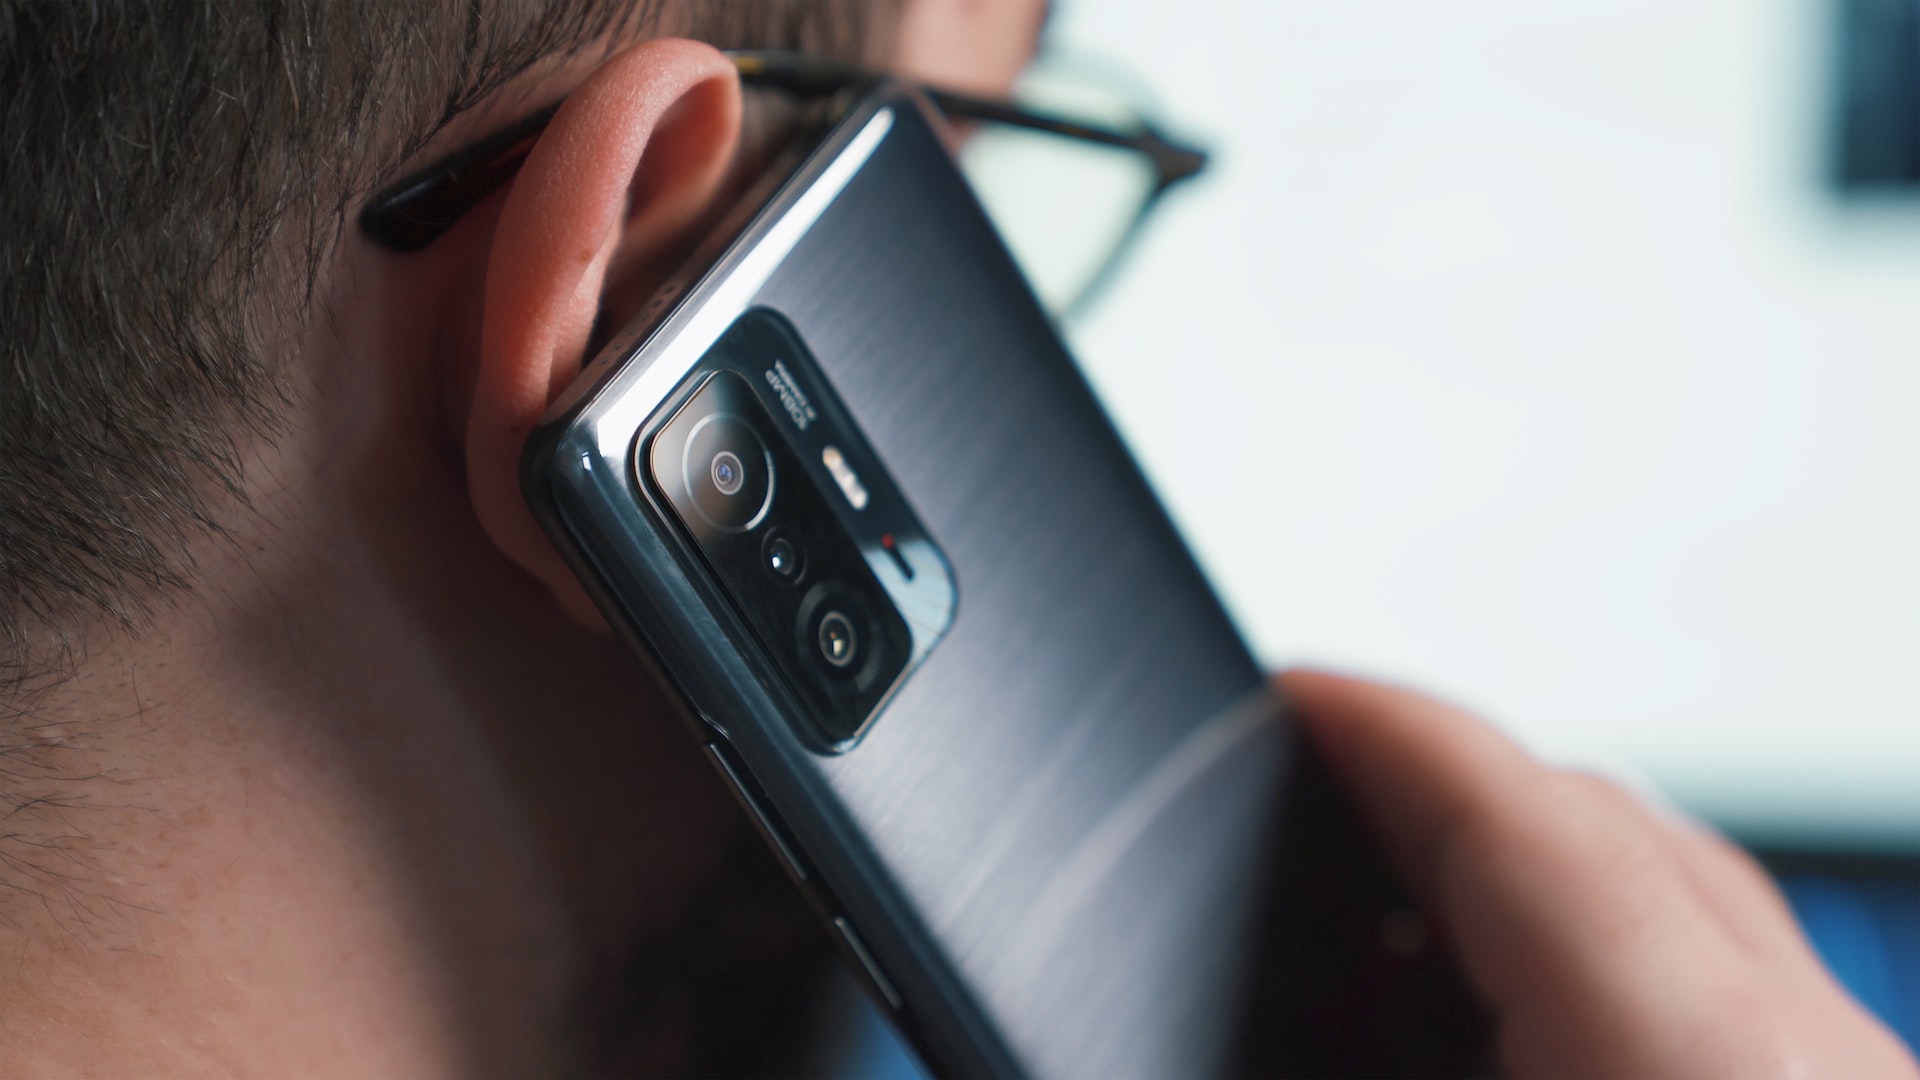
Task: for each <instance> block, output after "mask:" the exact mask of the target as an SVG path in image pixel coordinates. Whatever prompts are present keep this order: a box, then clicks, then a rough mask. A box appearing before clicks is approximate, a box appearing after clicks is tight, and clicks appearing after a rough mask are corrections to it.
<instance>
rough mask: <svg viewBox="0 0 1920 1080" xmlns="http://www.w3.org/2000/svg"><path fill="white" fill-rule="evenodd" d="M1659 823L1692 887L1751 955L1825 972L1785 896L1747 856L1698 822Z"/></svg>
mask: <svg viewBox="0 0 1920 1080" xmlns="http://www.w3.org/2000/svg"><path fill="white" fill-rule="evenodd" d="M1664 824H1665V826H1666V829H1667V835H1668V839H1669V842H1670V843H1671V844H1672V845H1673V847H1674V850H1675V852H1676V855H1677V857H1678V858H1679V859H1680V861H1681V862H1682V863H1684V864H1685V865H1686V867H1687V871H1688V874H1689V876H1690V877H1691V879H1692V881H1693V883H1694V886H1695V887H1696V888H1697V889H1699V890H1700V892H1701V894H1702V895H1704V896H1705V897H1706V898H1707V901H1708V903H1710V904H1711V905H1712V906H1713V907H1714V909H1715V910H1717V911H1719V912H1720V913H1721V915H1722V917H1724V918H1725V919H1726V921H1727V924H1728V925H1729V926H1730V927H1732V929H1733V932H1734V934H1735V935H1736V936H1737V937H1739V939H1740V940H1741V941H1742V943H1744V944H1745V945H1746V946H1747V947H1748V948H1749V949H1750V950H1752V952H1753V953H1754V954H1755V955H1756V956H1758V957H1761V958H1766V959H1773V960H1777V961H1780V962H1783V963H1787V964H1793V965H1801V966H1808V967H1814V968H1818V969H1819V970H1820V971H1822V972H1825V970H1826V964H1825V963H1824V962H1823V961H1821V959H1820V957H1819V955H1818V954H1817V953H1815V952H1814V950H1813V944H1812V943H1811V942H1809V941H1808V940H1807V936H1806V934H1804V933H1802V932H1801V930H1800V922H1799V920H1798V919H1797V918H1795V917H1794V914H1793V909H1792V908H1791V907H1789V906H1788V905H1787V898H1786V897H1785V896H1783V895H1781V892H1780V889H1779V887H1778V886H1776V885H1775V884H1774V883H1773V879H1772V878H1771V877H1769V876H1768V875H1767V872H1766V871H1765V870H1762V869H1761V868H1760V864H1759V863H1757V862H1755V861H1754V860H1753V857H1752V856H1751V855H1748V854H1747V853H1746V852H1744V851H1742V850H1740V849H1739V848H1738V847H1736V846H1734V844H1733V843H1732V842H1731V841H1729V840H1727V839H1726V838H1725V837H1723V836H1721V835H1720V834H1719V833H1716V832H1714V831H1713V830H1711V829H1709V828H1707V827H1706V826H1704V825H1699V824H1697V823H1694V822H1690V821H1680V820H1674V821H1666V822H1665V823H1664Z"/></svg>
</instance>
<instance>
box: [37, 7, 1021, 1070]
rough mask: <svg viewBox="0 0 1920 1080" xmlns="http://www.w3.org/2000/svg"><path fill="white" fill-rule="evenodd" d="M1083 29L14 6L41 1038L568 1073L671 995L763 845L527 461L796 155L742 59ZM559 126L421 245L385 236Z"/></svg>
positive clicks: (930, 68) (654, 15)
mask: <svg viewBox="0 0 1920 1080" xmlns="http://www.w3.org/2000/svg"><path fill="white" fill-rule="evenodd" d="M1040 17H1041V7H1040V5H1039V4H1038V3H1032V2H1028V0H987V2H984V3H983V2H978V0H973V2H966V0H952V2H949V0H902V2H900V3H894V2H890V0H711V2H708V0H657V2H654V0H639V2H636V3H629V4H584V5H583V4H557V3H556V4H549V3H539V2H534V0H499V2H490V0H471V2H454V0H445V2H436V3H423V4H334V3H315V4H311V5H308V4H233V5H224V4H210V5H201V4H164V5H155V6H151V7H148V6H132V5H120V4H113V3H102V4H92V5H35V4H12V3H4V4H0V113H3V114H4V115H3V117H0V131H4V132H5V133H6V139H7V148H6V156H7V161H8V165H7V169H6V173H5V179H4V189H5V192H4V193H5V198H4V201H0V221H4V233H3V234H0V235H4V237H5V239H4V240H0V244H4V247H5V252H6V257H5V261H4V263H0V327H4V338H0V350H4V352H3V353H0V356H3V357H4V359H3V360H0V822H4V824H0V949H4V950H5V951H6V952H7V953H8V955H10V956H14V957H16V958H25V959H23V960H22V961H21V962H20V963H17V964H15V965H14V966H13V968H12V969H11V973H10V974H0V1013H4V1014H5V1015H6V1016H7V1017H8V1025H6V1026H5V1028H4V1030H0V1058H3V1057H4V1052H5V1051H6V1050H8V1049H13V1050H16V1051H17V1050H18V1049H19V1047H20V1045H21V1044H20V1043H19V1039H20V1038H21V1036H20V1035H19V1034H18V1033H19V1032H27V1033H29V1035H31V1033H33V1032H35V1031H42V1030H48V1028H47V1027H46V1025H54V1026H56V1027H57V1026H58V1025H60V1024H67V1025H73V1024H85V1025H87V1026H89V1027H90V1029H91V1030H93V1031H94V1032H95V1033H96V1036H97V1037H98V1039H100V1040H103V1041H102V1043H101V1045H103V1046H110V1045H112V1044H113V1040H114V1039H115V1038H116V1037H120V1038H133V1039H139V1038H141V1037H143V1033H144V1035H145V1036H150V1037H151V1038H153V1039H155V1040H158V1043H157V1044H164V1045H166V1046H170V1047H174V1048H176V1049H178V1050H180V1052H181V1053H183V1054H185V1055H187V1057H188V1058H192V1055H196V1054H197V1055H200V1056H201V1057H202V1058H211V1059H214V1060H219V1061H224V1062H225V1063H227V1064H228V1065H230V1066H233V1067H242V1068H245V1067H248V1065H249V1064H250V1063H251V1065H252V1066H254V1067H255V1068H256V1070H257V1068H258V1067H259V1066H261V1065H262V1064H263V1063H264V1062H265V1061H266V1060H273V1061H275V1062H276V1065H277V1066H284V1065H285V1063H286V1062H288V1061H290V1060H294V1059H296V1058H297V1059H299V1060H301V1061H306V1062H310V1063H311V1062H322V1063H325V1062H329V1061H330V1062H331V1063H332V1064H331V1067H332V1068H335V1069H341V1068H345V1069H350V1070H351V1069H352V1064H351V1061H358V1060H363V1059H359V1058H354V1059H351V1060H350V1059H349V1058H347V1057H342V1056H340V1055H343V1054H346V1053H347V1052H348V1050H351V1051H352V1052H353V1053H363V1052H364V1053H365V1054H367V1055H369V1056H368V1057H366V1058H365V1059H364V1060H365V1061H366V1062H368V1063H379V1065H380V1068H379V1069H378V1070H377V1071H388V1072H392V1071H400V1072H418V1071H432V1070H433V1069H434V1068H436V1067H438V1068H444V1067H445V1066H447V1065H448V1063H450V1062H451V1063H453V1064H454V1065H456V1066H464V1067H466V1068H467V1069H468V1071H471V1070H473V1069H477V1068H489V1069H493V1070H496V1071H497V1070H501V1069H516V1068H517V1069H520V1070H522V1071H528V1070H532V1071H546V1069H550V1068H551V1067H552V1061H553V1059H552V1058H550V1057H543V1056H542V1055H544V1054H547V1053H549V1052H551V1051H552V1050H553V1049H554V1047H553V1045H552V1043H551V1040H552V1039H553V1038H554V1037H555V1035H554V1031H555V1030H556V1025H563V1024H564V1023H573V1022H577V1017H576V1018H575V1020H567V1019H566V1017H567V1016H572V1015H573V1014H576V1013H578V1012H580V1011H581V1008H582V1006H581V1004H580V1002H581V999H582V996H583V995H585V996H592V995H594V994H596V993H599V992H601V991H604V990H605V988H606V984H607V983H608V981H609V980H612V981H614V982H619V983H622V984H623V985H624V984H627V983H631V982H633V981H634V980H636V979H639V980H640V981H645V976H644V975H643V974H642V975H636V974H635V973H634V972H633V971H630V970H627V969H625V968H623V967H621V965H622V964H623V963H625V962H626V961H625V960H623V959H621V958H625V957H630V956H632V955H636V950H638V951H639V952H645V951H646V950H645V948H643V943H645V942H649V941H655V940H657V939H658V938H659V936H660V935H661V934H662V933H663V932H664V929H665V928H667V927H670V926H673V925H677V924H678V923H679V922H681V921H682V920H684V918H685V917H686V915H687V912H688V910H689V908H688V906H687V905H688V903H689V900H688V897H689V895H690V892H691V890H692V889H693V888H695V887H696V885H695V883H697V882H698V881H701V880H704V879H706V878H708V877H710V876H711V875H712V873H713V872H714V861H715V858H716V852H717V851H718V850H721V849H723V848H724V846H725V845H724V844H721V843H718V842H717V841H716V837H721V836H724V835H725V834H726V832H727V829H726V827H725V823H726V822H727V821H729V820H730V818H729V817H728V816H727V811H726V808H725V807H724V806H722V805H720V804H717V803H715V802H714V800H713V796H712V788H711V787H710V785H709V784H708V782H707V779H706V778H705V777H703V776H701V775H699V774H698V772H697V771H695V770H697V769H699V768H700V765H699V762H698V760H697V759H696V758H694V757H691V756H690V755H689V754H688V752H687V748H686V747H684V746H683V745H682V744H683V742H684V736H682V735H680V734H679V733H678V732H675V731H673V730H672V729H671V725H670V724H668V723H666V722H665V721H664V720H663V719H662V718H663V717H665V716H667V715H668V714H670V713H671V712H672V711H673V706H672V705H671V703H670V702H669V701H668V700H666V699H664V698H662V697H661V696H660V693H659V689H658V687H657V686H656V685H654V684H653V683H652V682H651V681H649V680H646V679H644V678H637V677H636V676H635V674H634V672H633V671H632V665H631V661H630V658H628V657H627V656H625V655H624V653H623V650H622V649H620V648H619V647H618V646H616V645H615V644H614V643H612V642H610V641H608V640H606V639H605V637H604V636H603V635H597V634H595V633H592V632H589V631H586V630H582V629H580V627H579V623H580V622H582V621H587V622H590V621H591V614H590V612H588V611H586V610H585V605H584V603H583V601H582V600H581V598H580V595H579V592H578V588H577V586H575V585H573V584H572V582H571V580H570V578H568V576H567V575H566V573H565V571H564V569H563V568H561V567H560V565H559V563H558V561H557V559H556V558H555V556H554V555H553V553H552V552H551V550H550V549H549V548H548V547H547V545H546V544H545V542H544V540H543V539H541V537H540V535H539V534H538V532H537V530H535V529H534V528H533V526H532V522H531V520H530V518H529V517H528V515H527V512H526V511H525V509H524V507H522V505H521V504H520V500H519V497H518V491H517V482H516V475H517V468H516V464H517V457H518V453H519V448H520V443H521V442H522V441H523V440H524V438H525V436H526V434H527V431H528V429H529V428H530V426H531V425H532V423H533V422H534V421H535V420H536V419H537V418H538V416H539V414H540V413H541V411H542V410H543V408H544V406H545V403H546V402H547V400H549V398H550V396H551V395H552V394H553V393H555V392H557V390H558V389H559V388H560V387H561V386H562V385H564V383H565V382H566V380H567V379H568V378H570V377H571V375H572V374H573V373H574V372H575V371H577V370H578V367H579V365H580V363H581V361H582V359H583V354H584V353H585V351H586V349H587V348H588V345H589V342H590V341H591V340H592V338H593V336H594V333H595V327H596V324H601V325H605V324H613V325H617V324H618V323H619V322H620V321H622V320H624V318H625V317H626V315H627V314H628V313H629V312H631V311H632V310H633V309H634V308H635V307H636V306H637V304H638V303H639V302H640V300H641V299H643V298H644V297H645V296H646V295H647V294H648V293H649V292H650V291H651V289H652V287H653V285H654V284H656V283H657V282H658V281H659V280H660V279H661V278H662V277H663V276H664V275H666V274H667V273H669V272H671V271H672V270H673V269H674V268H675V265H676V263H677V260H678V259H679V258H681V257H682V255H683V254H684V252H685V251H686V249H687V247H688V246H689V245H690V244H691V243H692V242H694V241H695V240H696V239H697V238H698V237H699V236H700V235H701V233H702V231H703V230H704V229H705V228H706V227H707V225H708V224H709V223H710V221H711V219H712V218H713V216H715V214H716V213H717V212H718V211H720V210H722V209H724V207H725V205H726V204H727V202H728V200H729V199H730V198H731V197H732V196H733V195H734V194H736V193H737V191H738V190H739V188H740V187H741V185H742V184H743V182H744V181H745V180H746V179H747V178H748V174H749V173H750V172H751V171H752V169H753V167H754V164H755V162H756V160H757V159H758V156H759V155H758V153H757V152H756V151H757V146H758V144H759V143H761V142H762V141H764V140H765V139H771V138H772V134H771V133H766V132H764V131H763V129H764V127H765V125H764V124H763V123H760V122H759V121H757V120H756V112H758V110H757V109H756V108H754V107H753V106H752V103H747V106H746V108H745V110H744V118H743V100H742V95H741V90H740V87H739V85H738V82H737V80H736V79H735V77H734V75H733V71H732V68H731V66H730V65H728V64H727V63H726V62H725V61H724V59H723V58H722V57H721V56H720V55H719V54H718V53H717V52H715V51H714V49H715V47H716V46H718V47H727V46H740V47H755V48H769V47H772V48H788V49H798V50H803V51H808V52H813V53H816V54H827V55H831V56H836V57H840V58H843V59H852V60H859V61H862V62H865V63H869V64H873V65H876V66H883V67H895V68H901V69H905V70H907V71H909V72H910V73H919V74H922V75H925V76H928V77H933V78H938V79H941V80H943V81H948V82H953V83H958V84H960V85H961V86H963V87H965V88H968V89H975V90H988V91H991V90H995V89H1000V88H1004V86H1005V85H1006V84H1007V83H1008V82H1009V81H1010V80H1011V78H1012V76H1013V75H1014V73H1015V72H1016V71H1017V70H1018V68H1019V67H1020V66H1021V65H1022V64H1023V63H1024V62H1025V60H1026V58H1027V57H1028V56H1029V55H1030V53H1031V49H1032V46H1033V37H1034V34H1035V33H1036V32H1037V29H1038V25H1039V22H1040ZM563 99H564V102H565V103H564V105H563V106H562V107H561V109H560V111H559V113H558V115H557V116H556V117H555V119H554V121H553V122H552V124H551V125H550V126H549V127H548V128H547V130H546V131H545V133H544V134H543V135H542V136H541V137H540V139H539V142H538V144H537V145H536V146H535V148H534V150H533V152H532V153H531V155H530V156H529V158H528V161H527V163H526V165H525V167H524V168H523V169H522V171H521V173H520V175H519V176H518V178H517V179H516V180H515V182H514V183H513V184H512V185H511V186H510V187H509V188H507V189H506V190H504V191H502V192H501V193H499V194H497V195H495V196H493V197H492V198H490V199H489V200H488V201H487V202H486V203H485V204H483V205H482V206H481V207H479V208H478V209H477V210H476V211H475V212H474V213H472V214H470V215H468V216H467V217H466V218H464V219H463V220H462V221H461V222H460V223H459V224H458V225H457V226H455V227H454V228H453V229H452V230H451V231H450V232H448V233H447V234H446V235H445V236H443V237H441V238H440V239H438V240H437V241H435V242H434V243H433V244H432V245H431V246H430V247H428V248H427V249H426V250H423V251H420V252H417V253H413V254H406V255H399V254H394V253H391V252H385V251H382V250H379V249H377V248H376V247H374V246H373V245H371V244H369V243H368V242H367V241H366V240H365V239H364V238H361V237H360V236H358V235H357V234H356V233H355V232H354V230H352V228H351V227H350V222H351V221H352V217H353V214H354V212H355V211H356V210H357V208H358V204H359V202H360V201H361V200H363V199H364V198H365V197H366V196H367V195H369V194H370V193H371V192H372V191H373V190H375V189H376V188H377V187H379V186H380V185H381V184H383V183H385V182H388V181H390V180H392V179H393V178H395V177H396V176H398V175H401V174H403V173H404V172H405V171H406V170H408V169H410V168H414V167H417V166H418V165H419V164H421V163H423V162H425V161H427V160H430V159H432V158H434V157H436V156H437V155H440V154H443V153H445V152H447V151H449V150H451V149H453V148H455V147H457V146H459V145H462V144H464V143H467V142H470V141H472V140H474V139H476V138H478V137H481V136H484V135H486V134H489V133H490V132H492V131H494V130H497V129H499V128H501V127H503V126H505V125H507V124H509V123H511V122H512V121H514V120H516V119H518V118H520V117H521V116H523V115H525V114H526V113H527V112H530V111H532V110H534V109H536V108H539V107H542V106H545V105H549V104H551V103H553V102H555V101H560V100H563ZM743 125H744V126H743ZM743 130H744V131H745V132H747V135H746V136H745V137H743V136H742V131H743ZM763 135H764V139H763ZM556 599H557V601H558V602H556ZM567 609H571V610H570V611H568V610H567ZM569 613H570V614H572V615H573V616H575V618H572V619H569V618H567V617H566V615H567V614H569ZM56 984H57V985H58V986H59V987H60V993H59V994H57V995H55V994H52V993H51V992H50V991H51V989H52V988H53V987H54V986H55V985H56ZM594 987H598V988H599V990H595V989H593V988H594ZM129 1000H138V1001H141V1002H143V1003H144V1006H143V1007H144V1009H145V1012H144V1013H142V1014H141V1015H139V1016H132V1015H129V1014H128V1013H127V1011H126V1010H125V1009H124V1008H123V1007H122V1006H124V1004H125V1003H126V1002H127V1001H129ZM665 1007H666V1006H663V1008H665ZM682 1007H684V1005H683V1006H682ZM320 1011H325V1012H326V1015H327V1016H328V1018H329V1025H323V1026H316V1027H311V1028H309V1029H307V1030H305V1031H304V1033H303V1034H301V1035H300V1038H304V1039H305V1042H299V1040H298V1039H295V1040H294V1041H293V1042H286V1041H283V1042H282V1043H280V1044H279V1049H278V1050H277V1051H275V1056H273V1057H270V1058H260V1057H258V1056H253V1055H251V1054H250V1053H249V1052H248V1051H247V1049H246V1047H247V1046H248V1045H251V1044H250V1043H249V1039H250V1038H251V1037H252V1036H251V1035H250V1034H249V1033H253V1034H259V1033H261V1032H263V1031H266V1030H267V1029H268V1028H272V1027H273V1022H274V1021H273V1018H274V1017H276V1016H278V1017H283V1018H284V1017H285V1016H289V1015H294V1014H296V1013H305V1014H307V1015H317V1014H318V1012H320ZM669 1011H671V1010H670V1009H669ZM196 1025H198V1026H205V1025H212V1026H213V1027H214V1028H216V1029H217V1030H212V1031H200V1032H199V1033H198V1034H196V1035H194V1036H193V1037H192V1038H191V1039H188V1038H185V1037H183V1036H179V1035H178V1033H179V1032H180V1031H184V1030H188V1029H195V1030H198V1028H197V1027H196ZM248 1025H251V1026H248ZM262 1025H265V1026H264V1027H263V1026H262ZM274 1030H275V1031H276V1032H278V1029H277V1028H276V1029H274ZM341 1030H353V1031H357V1032H364V1033H366V1034H365V1037H364V1038H363V1039H361V1041H360V1042H358V1043H356V1044H354V1046H353V1047H350V1048H343V1047H342V1046H341V1045H339V1043H338V1037H337V1034H329V1033H337V1032H338V1031H341ZM10 1032H11V1033H13V1034H9V1033H10ZM423 1032H425V1033H427V1037H425V1038H422V1037H421V1036H422V1033H423ZM278 1033H279V1034H285V1032H278ZM163 1036H164V1037H163ZM9 1040H12V1041H9ZM330 1040H331V1041H330ZM543 1040H545V1041H543ZM296 1044H297V1045H296ZM210 1048H211V1049H210ZM576 1049H577V1048H576ZM376 1052H378V1053H376ZM408 1054H412V1055H413V1056H411V1057H409V1056H407V1055H408ZM289 1055H291V1056H289ZM382 1055H384V1056H382ZM463 1055H464V1056H463ZM665 1059H666V1060H672V1057H671V1055H668V1056H667V1057H666V1058H665ZM49 1060H50V1061H54V1062H56V1063H59V1062H64V1063H66V1064H68V1065H72V1064H73V1062H72V1061H71V1060H70V1059H63V1058H59V1057H58V1056H57V1055H55V1056H54V1057H51V1058H49ZM183 1060H185V1059H183ZM196 1060H197V1059H196ZM112 1063H113V1059H111V1058H105V1059H102V1061H100V1062H97V1063H96V1064H99V1065H100V1066H101V1067H102V1068H103V1069H105V1068H110V1067H111V1066H112ZM543 1065H544V1068H543ZM4 1071H15V1070H12V1069H7V1070H4ZM116 1071H124V1070H116ZM276 1071H279V1069H278V1068H276Z"/></svg>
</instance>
